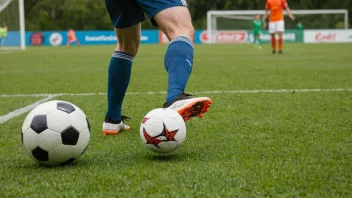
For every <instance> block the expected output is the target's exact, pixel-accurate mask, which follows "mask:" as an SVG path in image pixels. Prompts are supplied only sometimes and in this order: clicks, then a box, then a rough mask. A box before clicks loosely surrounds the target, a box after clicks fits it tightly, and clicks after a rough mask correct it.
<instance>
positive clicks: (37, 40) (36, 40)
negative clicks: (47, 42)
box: [29, 32, 44, 46]
mask: <svg viewBox="0 0 352 198" xmlns="http://www.w3.org/2000/svg"><path fill="white" fill-rule="evenodd" d="M29 40H30V42H31V44H32V45H37V46H39V45H42V44H43V43H44V36H43V34H42V33H40V32H34V33H32V34H31V36H30V39H29Z"/></svg>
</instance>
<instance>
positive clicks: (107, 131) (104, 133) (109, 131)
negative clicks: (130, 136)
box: [103, 127, 131, 135]
mask: <svg viewBox="0 0 352 198" xmlns="http://www.w3.org/2000/svg"><path fill="white" fill-rule="evenodd" d="M130 129H131V128H130V127H126V128H125V129H124V130H126V131H129V130H130ZM121 131H122V130H121ZM119 133H120V131H111V130H103V135H118V134H119Z"/></svg>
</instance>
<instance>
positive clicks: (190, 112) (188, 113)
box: [177, 99, 212, 121]
mask: <svg viewBox="0 0 352 198" xmlns="http://www.w3.org/2000/svg"><path fill="white" fill-rule="evenodd" d="M211 103H212V101H211V99H208V100H199V101H193V102H192V103H190V104H188V105H187V106H185V107H183V108H181V109H179V110H177V112H178V113H179V114H180V115H181V116H182V118H183V120H184V121H187V120H189V119H191V118H192V117H196V116H198V117H199V118H203V114H204V113H206V112H208V110H209V107H210V106H211Z"/></svg>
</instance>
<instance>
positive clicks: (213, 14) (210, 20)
mask: <svg viewBox="0 0 352 198" xmlns="http://www.w3.org/2000/svg"><path fill="white" fill-rule="evenodd" d="M291 12H292V14H293V15H326V14H342V15H344V17H343V20H344V28H345V29H348V24H349V23H348V11H347V10H343V9H336V10H291ZM264 13H265V10H209V11H208V13H207V32H208V36H209V43H216V32H217V31H218V23H217V19H218V18H227V19H237V20H253V19H254V16H255V15H263V14H264ZM284 14H285V15H287V13H286V12H284Z"/></svg>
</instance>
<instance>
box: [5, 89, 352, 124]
mask: <svg viewBox="0 0 352 198" xmlns="http://www.w3.org/2000/svg"><path fill="white" fill-rule="evenodd" d="M337 91H352V88H336V89H296V90H295V89H277V90H223V91H220V90H215V91H199V92H192V93H193V94H235V93H294V92H337ZM162 94H166V92H164V91H160V92H129V93H127V95H162ZM98 95H106V93H77V94H75V93H59V94H14V95H8V94H2V95H0V98H14V97H46V98H44V99H42V100H39V101H37V102H35V103H33V104H30V105H28V106H26V107H23V108H20V109H16V110H14V111H12V112H10V113H8V114H6V115H3V116H0V124H3V123H5V122H7V121H8V120H10V119H12V118H14V117H16V116H19V115H21V114H23V113H26V112H28V111H30V110H32V109H33V108H34V107H36V106H37V105H39V104H41V103H43V102H46V101H48V100H51V99H53V98H55V97H58V96H98Z"/></svg>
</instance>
